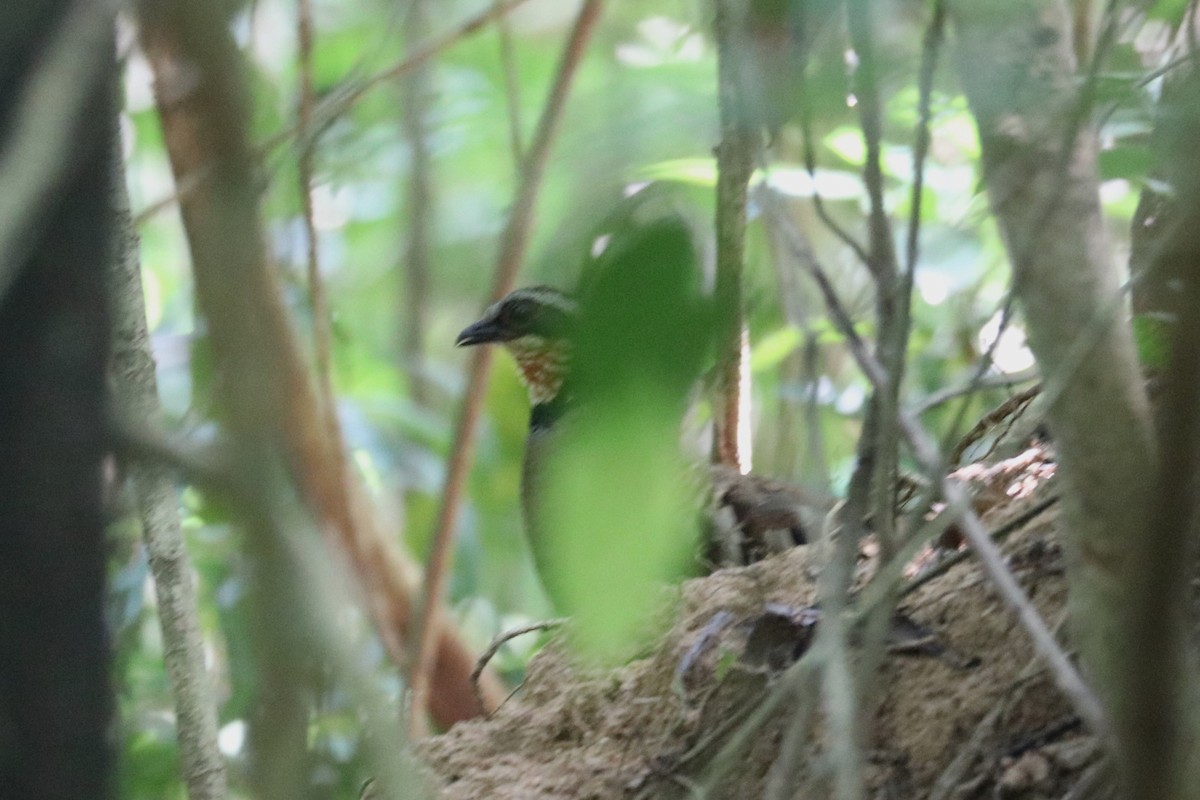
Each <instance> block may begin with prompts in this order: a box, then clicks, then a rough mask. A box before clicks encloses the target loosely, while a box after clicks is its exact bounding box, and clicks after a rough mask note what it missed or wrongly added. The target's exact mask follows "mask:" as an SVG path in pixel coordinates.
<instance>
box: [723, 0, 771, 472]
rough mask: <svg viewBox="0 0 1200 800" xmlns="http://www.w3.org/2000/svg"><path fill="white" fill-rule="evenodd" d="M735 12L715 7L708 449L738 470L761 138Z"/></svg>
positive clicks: (731, 8) (726, 2)
mask: <svg viewBox="0 0 1200 800" xmlns="http://www.w3.org/2000/svg"><path fill="white" fill-rule="evenodd" d="M743 22H744V21H743V20H742V19H741V17H740V15H739V12H738V11H737V10H736V8H735V7H734V5H733V4H732V3H730V2H729V0H720V2H718V3H717V17H716V37H717V92H718V99H719V102H720V107H721V108H720V111H721V143H720V144H719V145H717V216H716V233H717V286H716V302H717V306H718V308H719V309H720V328H719V330H718V333H717V370H718V375H717V391H718V396H719V402H718V409H719V413H718V415H717V417H716V426H715V431H714V441H713V449H714V456H715V457H716V460H717V461H718V462H720V463H722V464H726V465H728V466H731V467H734V468H739V469H740V468H741V466H742V463H741V462H742V454H741V452H740V448H739V443H738V423H739V420H740V412H741V404H742V399H743V398H742V396H741V389H742V386H741V378H742V349H743V348H742V329H743V327H744V325H745V322H744V319H743V314H742V271H743V260H744V259H745V250H746V192H747V186H748V185H749V183H750V176H751V174H752V173H753V172H754V162H755V156H756V154H757V153H758V150H759V147H760V145H761V139H762V137H761V134H760V133H759V132H758V131H757V130H756V129H755V128H753V127H751V124H750V122H749V120H750V119H751V115H750V114H749V113H748V111H747V109H746V108H745V99H744V96H745V92H744V91H743V89H744V88H745V87H743V86H742V83H743V81H742V74H741V70H740V68H739V64H740V57H739V52H738V51H739V48H741V47H744V46H745V41H744V40H745V38H746V37H745V36H744V34H743V32H742V30H741V26H742V24H743Z"/></svg>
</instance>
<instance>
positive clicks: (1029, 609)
mask: <svg viewBox="0 0 1200 800" xmlns="http://www.w3.org/2000/svg"><path fill="white" fill-rule="evenodd" d="M762 196H763V197H764V198H765V202H764V208H765V209H766V211H767V213H768V214H770V215H771V216H773V217H774V218H775V219H776V220H777V221H778V222H777V224H780V225H781V226H783V230H784V231H785V232H786V233H788V234H789V235H788V236H787V237H786V238H787V242H788V244H789V246H790V247H792V248H793V250H794V251H795V252H796V253H797V256H798V257H799V260H800V261H801V263H803V264H805V265H806V266H807V267H808V268H809V269H810V271H811V272H812V275H813V278H814V279H815V280H816V283H817V285H818V287H820V288H821V291H822V294H823V295H824V297H825V303H826V306H827V309H828V311H829V314H830V318H831V320H832V322H833V324H834V325H835V327H837V328H838V329H839V332H840V333H841V334H842V336H843V337H844V338H845V339H846V342H847V343H848V345H849V347H850V352H851V354H852V355H853V356H854V359H855V361H857V362H858V365H859V368H860V369H861V370H862V371H863V374H864V375H866V377H867V379H868V380H869V381H870V382H871V383H872V385H874V386H875V387H876V389H877V390H878V388H879V387H881V386H886V382H887V373H886V372H885V371H884V369H883V366H882V365H881V364H880V363H879V361H878V360H877V359H876V358H875V356H874V355H873V354H872V353H871V352H870V351H869V350H868V349H867V347H866V345H865V344H864V343H863V341H862V339H861V338H860V337H859V336H858V334H857V333H856V332H855V330H854V327H853V324H852V323H851V322H850V317H849V314H848V313H847V312H846V310H845V308H844V307H843V306H842V304H841V301H840V300H839V299H838V297H837V295H836V294H835V293H834V292H833V290H832V285H831V284H830V282H829V279H828V277H827V276H826V275H824V270H823V269H822V268H821V267H820V265H819V264H818V263H817V262H816V261H815V259H814V258H813V257H812V254H811V251H809V250H808V249H807V247H806V246H805V245H804V243H803V241H802V240H801V239H799V237H798V235H797V234H796V233H795V231H794V230H793V229H792V228H791V227H790V225H788V224H787V221H786V217H785V216H784V215H783V214H781V213H780V211H779V210H778V208H777V206H778V200H777V199H776V198H775V197H774V196H773V195H771V194H770V193H769V192H768V191H765V190H763V191H762ZM898 417H899V422H900V430H901V433H902V434H903V436H904V438H905V439H906V440H907V441H908V444H909V446H910V447H911V448H912V451H913V454H914V456H915V458H916V460H917V463H918V464H919V465H920V467H921V469H922V470H923V471H924V472H925V473H926V475H927V476H928V478H929V479H930V481H931V482H933V483H934V484H935V485H936V486H938V487H939V489H940V491H941V494H942V496H943V497H944V498H945V500H946V503H947V510H948V511H949V512H950V513H952V514H954V515H955V516H956V517H957V518H958V520H959V523H960V527H961V528H962V531H963V534H964V536H965V538H966V539H967V542H968V543H969V544H970V545H971V548H972V550H974V551H975V553H976V555H977V556H978V557H979V559H980V562H981V565H982V566H983V570H984V572H985V574H987V576H988V578H989V579H990V580H991V582H992V584H993V585H994V586H995V587H996V589H997V591H998V592H999V594H1000V596H1001V597H1002V598H1003V599H1004V601H1005V602H1006V603H1007V604H1008V605H1009V606H1010V607H1011V608H1012V609H1013V611H1014V612H1015V613H1016V615H1017V618H1018V620H1019V621H1020V623H1021V625H1022V626H1023V627H1024V628H1025V630H1026V632H1027V633H1028V634H1029V637H1030V639H1031V641H1032V642H1033V645H1034V649H1035V650H1036V651H1037V652H1038V653H1039V655H1040V656H1041V657H1042V658H1043V659H1044V660H1045V661H1046V663H1047V665H1048V666H1049V667H1050V670H1051V674H1052V675H1053V676H1054V680H1055V683H1056V684H1057V685H1058V687H1059V689H1060V690H1062V692H1063V693H1064V694H1065V695H1066V696H1067V697H1068V698H1069V699H1070V700H1071V702H1072V704H1073V705H1074V706H1075V708H1076V710H1077V711H1078V712H1079V714H1080V716H1082V717H1083V718H1084V719H1085V720H1086V721H1087V722H1088V724H1089V725H1090V726H1091V727H1092V730H1093V731H1095V732H1097V733H1098V734H1101V735H1102V734H1103V733H1104V732H1107V730H1108V723H1107V719H1106V718H1105V715H1104V711H1103V708H1102V707H1101V705H1100V703H1099V701H1098V700H1097V699H1096V697H1095V695H1094V694H1093V693H1092V691H1091V689H1089V688H1088V686H1087V684H1086V683H1085V682H1084V681H1083V678H1082V677H1081V676H1080V675H1079V672H1078V671H1077V670H1076V669H1075V666H1074V665H1073V664H1072V663H1071V661H1070V659H1069V658H1068V657H1067V655H1066V653H1064V652H1063V650H1062V648H1061V647H1059V645H1058V643H1057V642H1056V641H1055V639H1054V636H1053V634H1052V633H1051V632H1050V630H1049V628H1048V627H1047V626H1046V623H1045V621H1044V620H1042V618H1041V617H1040V615H1038V613H1037V610H1036V609H1035V608H1034V607H1033V605H1032V604H1031V603H1030V602H1029V599H1028V598H1027V597H1026V596H1025V593H1024V592H1023V591H1022V590H1021V587H1020V586H1019V585H1017V583H1016V581H1015V580H1014V579H1013V576H1012V573H1011V572H1010V571H1009V570H1008V568H1007V567H1006V566H1005V564H1004V559H1003V556H1002V555H1001V554H1000V552H999V550H998V549H997V548H996V545H995V543H994V542H993V541H992V540H991V539H990V538H989V537H988V532H987V529H986V528H984V527H983V523H982V522H980V520H979V517H978V516H977V515H976V514H975V512H974V511H973V510H972V509H971V507H970V503H969V502H968V501H967V497H966V494H965V493H964V491H963V489H962V487H961V486H960V485H959V484H958V483H957V482H955V481H952V480H950V479H949V478H947V477H946V476H945V475H943V474H942V470H941V458H940V456H939V454H938V449H937V445H936V442H935V441H934V440H933V439H932V438H931V437H930V436H929V434H928V433H926V432H925V430H924V429H923V428H922V427H921V424H920V423H919V422H918V421H917V419H916V417H915V416H914V415H913V414H912V412H910V411H907V410H904V409H898Z"/></svg>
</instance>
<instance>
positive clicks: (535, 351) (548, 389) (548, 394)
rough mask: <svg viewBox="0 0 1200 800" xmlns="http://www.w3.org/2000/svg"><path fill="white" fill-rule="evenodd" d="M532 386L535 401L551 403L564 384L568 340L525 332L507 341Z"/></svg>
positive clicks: (524, 379) (528, 385) (523, 376)
mask: <svg viewBox="0 0 1200 800" xmlns="http://www.w3.org/2000/svg"><path fill="white" fill-rule="evenodd" d="M505 347H507V348H508V352H510V353H512V356H513V358H514V359H515V360H516V362H517V368H518V369H519V370H520V374H521V382H522V383H524V384H525V388H526V389H528V390H529V402H530V403H531V404H532V405H535V406H536V405H540V404H542V403H549V402H550V401H551V400H553V399H554V398H555V397H557V396H558V392H559V390H560V389H561V388H562V383H563V377H564V375H565V373H566V367H567V344H566V343H565V342H561V341H553V340H550V339H546V338H544V337H541V336H533V335H528V336H522V337H520V338H519V339H513V340H512V341H510V342H506V343H505Z"/></svg>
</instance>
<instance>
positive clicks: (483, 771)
mask: <svg viewBox="0 0 1200 800" xmlns="http://www.w3.org/2000/svg"><path fill="white" fill-rule="evenodd" d="M1053 473H1054V463H1053V459H1052V457H1051V456H1049V455H1048V454H1046V453H1045V452H1044V451H1043V450H1041V449H1040V448H1038V447H1036V446H1035V447H1033V448H1031V449H1029V450H1026V451H1025V452H1023V453H1021V454H1019V455H1016V456H1014V457H1010V458H1008V459H1004V460H995V461H994V462H992V463H980V464H973V465H970V466H968V467H965V468H964V469H962V470H960V471H959V475H960V477H962V478H963V479H964V480H967V481H968V482H969V484H970V485H971V487H972V488H973V490H974V497H975V502H976V508H977V510H979V511H980V512H981V513H982V515H983V519H984V521H985V523H986V524H987V525H988V526H989V527H990V528H991V529H992V530H993V531H996V530H1003V531H1004V532H1005V533H1006V534H1007V535H1006V536H1005V537H1004V538H1003V540H1002V541H1001V548H1002V550H1003V552H1004V555H1005V557H1006V559H1007V563H1008V566H1009V568H1010V569H1011V570H1012V571H1013V573H1014V574H1015V576H1016V577H1017V579H1018V581H1019V583H1020V584H1021V586H1022V588H1023V589H1024V591H1025V592H1026V594H1027V595H1029V596H1030V598H1031V599H1032V601H1033V603H1034V605H1035V606H1036V607H1037V609H1038V611H1039V612H1040V613H1041V615H1042V617H1043V618H1044V619H1045V620H1046V621H1047V622H1048V624H1050V625H1051V626H1060V627H1061V621H1062V619H1063V616H1064V603H1065V599H1066V587H1065V582H1064V580H1063V557H1062V552H1061V550H1060V547H1059V544H1058V535H1057V527H1058V508H1057V506H1055V505H1053V499H1052V498H1053V497H1054V495H1055V494H1056V492H1057V491H1058V488H1057V487H1056V481H1055V479H1054V478H1053ZM1014 521H1016V522H1017V523H1018V524H1012V523H1013V522H1014ZM871 549H872V548H871V547H870V545H869V543H868V544H867V546H865V547H864V548H863V552H862V554H861V555H860V559H859V564H858V571H857V575H858V578H857V585H858V586H859V587H861V586H864V585H865V584H866V581H867V580H868V579H869V578H870V576H871V575H872V574H873V572H874V570H875V566H876V565H875V563H874V559H873V557H872V556H871V555H870V551H871ZM820 550H821V548H820V547H816V546H807V547H798V548H794V549H792V550H790V551H788V552H786V553H784V554H781V555H778V556H774V557H772V558H769V559H767V560H764V561H762V562H759V563H757V564H754V565H751V566H749V567H741V568H732V569H724V570H719V571H717V572H715V573H713V574H712V575H709V576H707V577H704V578H698V579H694V580H691V581H688V582H686V583H685V584H683V585H682V587H679V589H678V590H677V594H676V596H675V598H674V600H675V602H674V604H673V605H672V606H671V608H672V611H673V614H672V616H671V617H670V620H669V621H670V623H671V624H670V627H669V629H668V630H667V631H666V632H665V633H663V634H662V635H661V636H660V637H659V638H657V639H656V640H655V645H654V647H653V648H652V649H651V650H650V651H648V652H646V653H645V654H644V655H643V657H641V658H639V659H637V660H634V661H631V662H629V663H626V664H624V665H622V666H620V667H618V668H615V669H609V670H602V669H597V668H594V667H585V666H581V665H580V664H578V663H576V661H575V660H574V659H572V658H571V657H570V656H569V655H568V653H567V647H566V646H565V645H564V644H563V643H562V642H561V641H559V642H557V643H555V642H552V643H551V644H550V645H548V646H547V647H545V648H544V649H543V650H542V652H541V653H539V655H538V656H537V657H536V658H535V659H534V661H533V662H532V663H531V665H530V668H529V671H528V676H527V680H526V682H525V684H524V685H523V686H522V688H521V689H520V691H518V692H517V693H516V695H515V696H514V697H513V698H512V699H510V700H509V701H508V702H507V703H506V704H505V705H504V706H503V707H502V708H500V709H499V710H498V711H497V712H496V713H495V714H493V715H492V717H491V718H490V719H486V720H477V721H472V722H467V723H461V724H459V725H456V726H455V727H454V728H452V729H451V730H450V731H448V732H447V733H445V734H443V735H441V736H438V737H435V738H433V739H431V740H430V741H429V742H428V743H426V744H425V745H423V747H422V755H423V757H424V760H425V762H426V763H427V764H429V765H430V767H431V768H432V770H433V772H434V773H435V776H436V779H437V781H438V782H439V783H440V784H441V787H442V789H441V792H442V797H444V798H446V800H451V799H458V798H462V799H463V800H466V798H471V800H475V799H476V798H496V799H499V800H505V799H506V798H514V799H516V798H520V800H551V798H556V799H557V798H562V799H563V800H565V799H566V798H570V799H571V800H585V799H586V800H591V799H594V800H601V799H602V798H694V797H709V798H757V797H778V798H792V797H806V798H807V797H813V798H825V797H829V796H831V795H832V792H831V789H830V780H831V773H830V769H829V766H828V764H829V759H828V758H827V757H826V756H827V747H826V742H825V741H824V739H823V722H822V712H821V709H822V701H821V696H820V685H821V683H820V681H819V680H816V679H815V677H816V675H817V674H818V670H814V669H812V668H811V667H810V666H809V664H810V662H813V661H814V659H811V658H809V659H803V658H802V656H803V655H804V654H805V653H806V652H807V651H808V648H809V647H810V645H811V644H812V642H813V632H814V629H815V623H816V621H817V620H819V617H820V611H819V610H818V608H817V606H816V594H817V589H816V586H815V583H814V576H816V575H817V574H819V570H820V566H821V553H820ZM955 558H958V559H960V560H958V562H957V563H954V561H953V559H955ZM947 559H951V561H950V562H947ZM924 570H933V572H930V573H928V574H926V575H925V577H924V578H923V579H922V580H923V582H922V583H921V584H920V585H919V586H916V587H915V588H914V587H911V586H910V587H909V589H908V590H907V591H904V593H903V594H902V596H901V598H900V602H899V608H898V614H897V616H896V617H895V618H894V619H893V621H892V630H891V631H890V632H889V635H888V645H887V648H886V653H885V655H884V656H883V661H882V664H881V667H880V670H879V672H878V675H879V681H878V683H877V690H878V694H877V701H878V706H877V709H876V712H875V714H874V719H873V721H872V723H871V725H870V726H869V730H870V734H869V737H870V741H869V744H868V746H867V747H866V748H865V751H866V752H865V762H866V763H865V765H864V767H863V770H864V772H865V774H866V776H867V786H868V796H869V797H872V798H894V799H895V800H903V799H904V798H941V799H942V800H949V799H950V798H955V799H956V800H967V799H968V798H997V797H999V798H1029V799H1030V800H1033V799H1035V798H1068V797H1088V798H1094V797H1103V796H1105V789H1106V787H1107V785H1108V783H1107V782H1106V776H1105V770H1104V766H1103V762H1102V760H1101V759H1100V755H1099V748H1098V746H1097V743H1096V741H1095V739H1094V738H1093V737H1091V736H1089V735H1088V734H1087V733H1086V731H1085V730H1083V728H1082V727H1081V725H1080V723H1079V721H1078V718H1077V717H1075V716H1074V715H1073V714H1072V712H1071V709H1070V707H1069V706H1068V704H1067V702H1066V701H1065V699H1064V698H1063V696H1062V695H1061V694H1060V692H1059V691H1058V690H1057V689H1056V688H1055V686H1054V683H1053V682H1052V680H1051V679H1050V677H1049V675H1048V673H1047V671H1046V670H1045V669H1044V668H1043V666H1042V664H1041V662H1040V661H1038V660H1037V659H1036V657H1035V656H1034V653H1033V650H1032V647H1031V645H1030V642H1029V639H1028V637H1027V636H1026V634H1025V632H1024V631H1023V629H1022V628H1021V626H1020V625H1019V624H1018V622H1017V619H1016V616H1015V615H1014V614H1013V612H1012V611H1011V610H1010V609H1009V608H1008V607H1007V606H1006V605H1005V604H1004V603H1003V602H1002V601H1001V599H1000V598H999V597H998V596H997V594H996V593H995V591H994V590H993V589H992V587H991V585H990V583H989V581H988V579H987V578H986V577H985V576H984V575H983V574H982V573H981V571H980V569H979V566H978V562H977V561H976V560H975V559H974V558H971V557H966V558H963V557H962V555H961V554H960V555H955V554H954V553H953V551H952V550H950V549H949V548H940V549H939V548H934V549H927V550H926V551H925V552H924V553H923V554H922V555H921V556H920V557H919V559H918V560H917V561H916V562H914V563H913V564H911V565H909V568H908V574H909V576H910V577H909V578H908V579H907V580H910V581H911V579H912V577H911V576H913V575H921V574H922V571H924ZM902 585H904V584H902ZM1059 636H1060V639H1062V634H1061V632H1060V634H1059ZM856 638H858V637H856ZM1066 645H1067V646H1068V648H1069V643H1066ZM852 649H853V650H854V652H855V657H856V658H861V654H860V653H858V651H857V648H852ZM781 753H783V755H782V756H781Z"/></svg>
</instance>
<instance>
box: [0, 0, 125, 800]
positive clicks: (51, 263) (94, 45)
mask: <svg viewBox="0 0 1200 800" xmlns="http://www.w3.org/2000/svg"><path fill="white" fill-rule="evenodd" d="M109 11H110V9H107V8H106V6H105V4H103V3H100V2H95V3H83V2H80V3H70V2H66V1H65V0H39V1H37V2H35V1H34V0H24V1H23V2H20V3H8V4H4V5H3V6H2V7H0V31H3V32H4V33H3V34H0V176H2V179H3V182H4V187H5V188H4V193H5V197H4V203H3V206H0V376H2V377H0V452H2V453H3V458H2V459H0V787H3V794H4V796H5V797H13V798H26V797H28V798H34V797H36V798H39V799H44V800H67V799H68V798H78V799H79V800H85V799H87V800H91V799H92V798H103V797H106V796H109V794H110V791H109V790H110V788H111V786H110V776H111V772H112V765H113V757H112V750H111V745H110V736H109V733H110V731H109V727H110V724H111V717H112V711H113V700H112V689H111V686H110V681H109V648H108V644H109V643H108V636H107V632H106V626H105V621H104V574H105V549H104V524H103V517H102V513H101V459H102V456H103V452H104V441H103V435H102V431H103V430H104V425H103V422H104V408H103V405H104V403H103V398H104V390H105V370H106V366H107V356H108V319H107V314H106V307H105V304H104V296H105V286H104V265H105V264H106V263H107V261H108V258H109V252H110V249H109V248H110V239H111V233H112V227H113V224H112V209H111V205H110V204H111V198H112V186H111V178H112V174H113V165H112V162H111V154H112V153H113V146H112V142H111V136H112V132H113V130H114V129H115V126H114V125H113V124H112V120H113V116H114V114H115V103H114V91H113V89H114V87H115V81H114V74H115V60H114V56H113V43H112V24H113V21H112V15H111V13H109ZM51 93H53V94H51Z"/></svg>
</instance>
